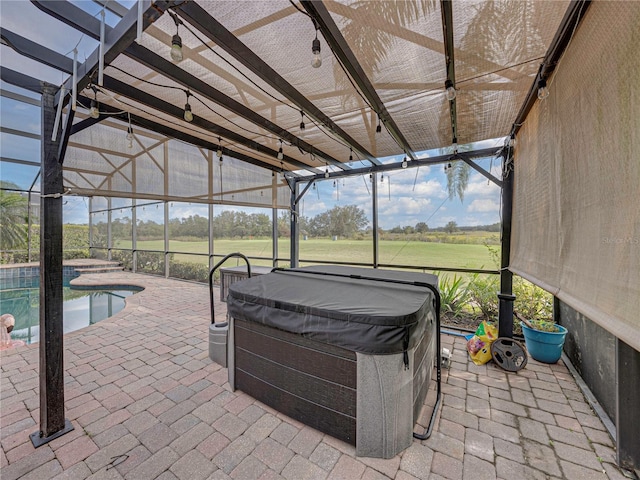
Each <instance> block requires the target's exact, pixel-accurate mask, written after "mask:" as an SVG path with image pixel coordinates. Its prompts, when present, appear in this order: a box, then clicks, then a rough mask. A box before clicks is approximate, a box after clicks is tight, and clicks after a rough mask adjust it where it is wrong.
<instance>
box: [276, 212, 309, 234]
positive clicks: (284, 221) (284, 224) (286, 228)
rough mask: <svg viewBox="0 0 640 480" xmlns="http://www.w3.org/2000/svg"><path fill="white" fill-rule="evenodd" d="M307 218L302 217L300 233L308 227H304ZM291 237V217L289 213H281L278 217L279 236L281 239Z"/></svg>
mask: <svg viewBox="0 0 640 480" xmlns="http://www.w3.org/2000/svg"><path fill="white" fill-rule="evenodd" d="M306 219H307V217H300V223H299V224H298V225H299V228H300V231H303V230H305V229H306V225H304V223H303V221H304V220H306ZM290 235H291V220H290V217H289V212H281V213H280V216H279V217H278V236H280V237H289V236H290Z"/></svg>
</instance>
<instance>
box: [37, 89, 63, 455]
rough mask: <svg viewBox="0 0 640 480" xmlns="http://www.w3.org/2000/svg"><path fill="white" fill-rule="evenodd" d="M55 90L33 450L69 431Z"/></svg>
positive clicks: (46, 98)
mask: <svg viewBox="0 0 640 480" xmlns="http://www.w3.org/2000/svg"><path fill="white" fill-rule="evenodd" d="M56 90H57V89H56V88H55V87H54V86H52V85H49V84H44V85H43V88H42V107H41V108H42V138H41V145H42V146H41V149H42V150H41V154H42V167H41V169H42V195H41V197H40V198H41V200H40V205H41V208H40V209H41V220H40V286H41V287H40V344H39V351H40V430H39V431H37V432H34V433H32V434H31V435H30V438H31V442H32V443H33V446H34V447H36V448H37V447H39V446H41V445H44V444H45V443H48V442H50V441H51V440H53V439H54V438H57V437H59V436H61V435H63V434H65V433H67V432H69V431H71V430H73V426H72V425H71V423H70V422H69V421H68V420H66V419H65V418H64V358H63V353H64V345H63V324H62V303H63V297H62V275H63V268H62V195H61V194H62V192H63V190H62V189H63V183H62V162H59V161H58V158H57V157H58V146H59V145H58V143H59V142H57V141H56V142H54V141H52V140H51V138H52V133H53V124H54V122H55V115H56V111H55V108H54V100H55V93H56Z"/></svg>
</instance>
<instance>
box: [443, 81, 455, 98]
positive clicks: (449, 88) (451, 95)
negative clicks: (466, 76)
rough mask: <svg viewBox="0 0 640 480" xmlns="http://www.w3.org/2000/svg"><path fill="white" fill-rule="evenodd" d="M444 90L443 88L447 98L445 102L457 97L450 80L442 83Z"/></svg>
mask: <svg viewBox="0 0 640 480" xmlns="http://www.w3.org/2000/svg"><path fill="white" fill-rule="evenodd" d="M444 88H445V95H446V97H447V100H449V101H452V100H454V99H455V98H456V96H457V95H458V92H457V91H456V87H454V86H453V82H452V81H451V80H449V79H447V81H446V82H444Z"/></svg>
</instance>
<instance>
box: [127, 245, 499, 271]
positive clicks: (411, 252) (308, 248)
mask: <svg viewBox="0 0 640 480" xmlns="http://www.w3.org/2000/svg"><path fill="white" fill-rule="evenodd" d="M117 247H119V248H131V242H124V241H121V242H118V245H117ZM137 247H138V249H139V250H152V251H163V250H164V242H163V241H162V240H148V241H138V244H137ZM278 247H279V252H280V256H282V257H285V256H288V253H289V240H288V239H280V240H279V242H278ZM169 249H170V251H172V252H179V253H176V254H175V255H174V258H175V260H177V261H183V262H194V263H205V264H206V263H208V259H207V257H206V256H195V255H190V254H194V253H200V254H206V253H207V252H208V251H209V245H208V242H206V241H200V242H185V241H179V240H171V242H170V245H169ZM214 252H215V253H216V255H226V254H227V253H231V252H240V253H243V254H244V255H247V256H248V257H269V258H270V257H271V252H272V242H271V239H246V240H227V239H216V240H214ZM372 252H373V246H372V243H371V242H370V241H369V240H337V241H332V240H330V239H309V240H300V255H299V256H300V259H301V260H302V261H303V262H301V263H304V261H306V262H313V261H314V260H315V261H335V262H354V263H371V262H372V258H373V253H372ZM379 261H380V263H383V264H394V265H407V266H429V267H439V268H447V267H448V268H485V269H496V268H497V267H496V266H495V264H494V263H493V261H492V259H491V255H490V253H489V250H488V249H487V247H485V246H484V245H477V244H457V243H432V242H420V241H401V240H396V241H393V240H381V241H380V242H379ZM251 263H252V264H254V263H255V264H256V265H259V264H262V263H264V264H265V265H268V264H269V261H265V262H260V261H255V262H251Z"/></svg>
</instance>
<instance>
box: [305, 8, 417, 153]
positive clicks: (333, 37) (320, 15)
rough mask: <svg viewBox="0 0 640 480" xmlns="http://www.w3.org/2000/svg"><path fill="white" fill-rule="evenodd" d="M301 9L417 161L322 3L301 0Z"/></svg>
mask: <svg viewBox="0 0 640 480" xmlns="http://www.w3.org/2000/svg"><path fill="white" fill-rule="evenodd" d="M300 3H301V5H302V6H303V7H304V8H305V10H307V12H308V13H309V15H310V16H311V17H312V18H313V19H314V21H316V22H317V24H318V26H319V27H320V31H321V32H322V35H323V36H324V39H325V40H326V41H327V43H328V44H329V46H330V48H331V50H332V52H333V54H334V55H335V56H336V57H337V58H338V61H339V62H340V63H341V64H342V65H343V66H344V68H345V70H346V71H347V74H348V75H349V76H350V77H351V78H352V79H353V81H354V82H355V83H356V85H357V86H358V88H359V89H360V92H361V93H362V94H363V95H364V96H365V98H366V99H367V101H368V102H369V103H370V104H371V105H372V106H373V108H374V109H375V111H376V113H377V114H378V116H379V117H380V120H381V121H382V122H383V123H384V124H385V125H386V127H387V128H388V129H389V133H390V134H391V136H392V137H394V139H395V140H396V142H398V144H399V145H400V146H402V148H403V149H404V151H405V153H406V154H407V155H408V156H409V157H410V158H411V159H412V160H416V155H415V152H414V151H413V149H412V148H411V146H410V145H409V142H408V141H407V139H406V138H405V136H404V135H403V134H402V132H401V131H400V128H399V127H398V125H397V124H396V122H395V121H394V120H393V117H392V116H391V114H390V113H389V112H388V111H387V108H386V106H385V105H384V103H383V102H382V100H381V99H380V96H379V95H378V92H377V91H376V89H375V87H374V86H373V84H372V83H371V82H370V81H369V78H368V77H367V75H366V74H365V72H364V70H363V69H362V66H361V65H360V62H358V59H357V58H356V56H355V54H354V53H353V51H352V50H351V47H349V44H348V43H347V41H346V39H345V38H344V36H343V35H342V32H341V31H340V29H339V28H338V26H337V25H336V23H335V22H334V21H333V17H332V16H331V14H330V13H329V10H327V7H326V6H325V4H324V3H322V2H313V1H310V0H301V1H300ZM375 164H376V165H380V163H379V162H375Z"/></svg>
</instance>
